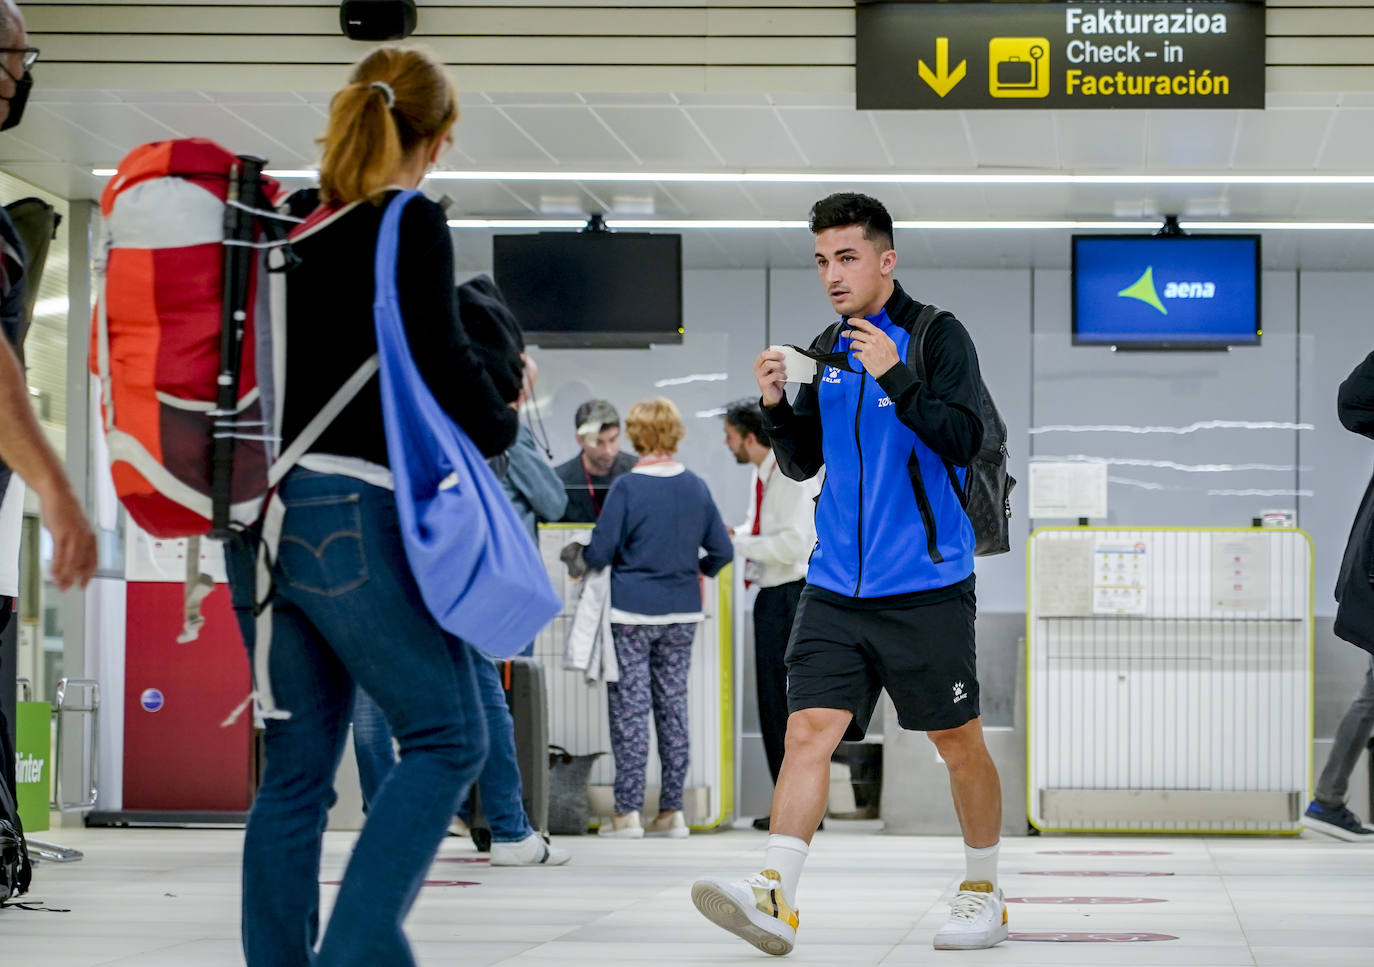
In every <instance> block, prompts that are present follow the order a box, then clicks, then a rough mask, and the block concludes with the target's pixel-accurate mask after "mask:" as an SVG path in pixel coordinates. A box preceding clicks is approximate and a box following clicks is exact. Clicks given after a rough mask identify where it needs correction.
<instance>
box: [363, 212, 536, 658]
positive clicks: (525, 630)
mask: <svg viewBox="0 0 1374 967" xmlns="http://www.w3.org/2000/svg"><path fill="white" fill-rule="evenodd" d="M418 194H420V193H419V192H418V191H403V192H401V193H400V194H399V195H397V196H396V197H395V198H394V199H392V201H391V203H390V204H389V205H388V206H387V210H386V213H385V215H384V216H383V217H382V228H381V232H380V234H379V235H378V236H377V267H376V272H377V294H376V299H375V300H374V302H373V306H372V309H373V316H374V318H375V320H376V323H377V355H378V357H379V362H380V371H381V391H382V416H383V420H384V425H385V427H386V450H387V455H388V456H389V457H390V459H391V473H392V475H393V477H394V478H395V484H396V510H397V514H398V516H399V517H400V522H401V536H402V539H403V540H404V542H405V549H406V557H407V559H409V561H410V569H411V572H412V573H413V574H414V575H415V582H416V583H417V584H418V585H419V586H420V593H421V595H422V596H423V598H424V600H425V604H426V605H427V606H428V607H429V610H430V613H431V614H433V615H434V618H435V620H436V621H438V622H439V625H440V627H442V628H443V629H444V630H445V631H448V632H450V633H451V634H454V635H457V636H458V637H459V638H462V639H463V640H464V641H467V642H470V643H472V644H474V645H476V646H477V647H479V648H481V649H482V650H483V651H485V652H487V653H489V654H491V655H493V656H495V657H498V658H508V657H510V656H513V655H515V654H517V653H519V652H520V651H521V650H522V649H523V648H524V647H525V646H526V645H528V644H529V643H530V642H531V641H532V640H534V636H535V635H537V634H538V633H539V632H540V630H541V629H543V627H544V626H545V625H546V624H548V623H549V622H550V621H552V620H553V618H554V616H555V615H556V614H558V612H559V611H560V610H561V609H562V602H561V601H560V600H559V598H558V595H557V593H556V592H555V591H554V589H553V584H552V582H551V581H550V580H549V576H548V572H547V571H546V570H545V569H544V562H543V561H542V559H541V558H540V556H539V551H538V549H537V548H536V547H535V545H534V542H533V541H531V540H530V536H529V534H528V532H526V531H525V529H524V525H523V524H522V523H521V521H520V518H519V517H517V516H516V513H515V508H513V507H512V506H511V504H510V501H509V500H508V499H507V498H506V495H505V493H504V492H503V491H502V489H501V484H500V483H499V482H498V481H497V479H496V475H495V474H493V473H492V472H491V468H490V467H488V466H487V462H486V460H485V459H483V457H482V454H481V452H480V451H479V450H478V449H477V447H476V445H475V444H474V443H473V442H472V441H471V440H470V439H468V435H467V434H466V433H464V432H463V430H462V429H461V428H460V427H459V426H458V424H456V423H455V422H454V421H453V420H452V419H451V418H450V417H449V415H448V414H447V413H445V412H444V410H443V408H442V407H440V406H439V403H438V401H437V400H435V398H434V394H433V393H431V392H430V390H429V387H428V386H426V385H425V381H424V379H423V378H421V376H420V371H419V369H417V368H416V366H415V360H414V359H413V358H412V357H411V355H410V345H409V343H407V341H406V336H405V329H404V326H403V325H402V322H401V307H400V300H399V298H398V296H397V293H396V255H397V249H398V247H399V241H400V224H401V212H402V211H403V210H404V209H405V206H406V204H407V203H408V202H409V201H410V199H411V198H413V197H415V196H416V195H418Z"/></svg>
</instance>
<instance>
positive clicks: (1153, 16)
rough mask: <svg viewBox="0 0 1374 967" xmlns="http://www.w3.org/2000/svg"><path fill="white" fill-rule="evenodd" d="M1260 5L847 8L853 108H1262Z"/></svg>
mask: <svg viewBox="0 0 1374 967" xmlns="http://www.w3.org/2000/svg"><path fill="white" fill-rule="evenodd" d="M1264 16H1265V14H1264V5H1263V4H1262V3H1251V2H1210V0H1197V2H1192V3H1186V2H1184V3H1180V2H1165V3H1139V2H1129V0H1120V2H1104V3H1059V2H1047V3H882V2H869V3H864V2H860V3H859V6H858V20H857V25H856V30H857V38H858V44H857V65H856V75H857V76H856V79H855V83H856V87H857V91H858V100H857V104H858V107H859V109H860V110H865V111H866V110H882V109H920V110H930V109H940V108H947V109H950V110H971V109H978V108H997V109H1000V110H1007V109H1016V108H1055V109H1063V108H1141V109H1146V108H1148V109H1151V110H1159V109H1161V108H1162V109H1169V108H1188V109H1197V108H1263V107H1264V43H1265V40H1264Z"/></svg>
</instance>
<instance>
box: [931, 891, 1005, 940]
mask: <svg viewBox="0 0 1374 967" xmlns="http://www.w3.org/2000/svg"><path fill="white" fill-rule="evenodd" d="M949 908H950V909H949V922H948V923H946V924H945V925H944V926H943V927H941V928H940V931H939V932H938V933H937V934H935V949H936V950H981V949H982V948H984V947H993V946H996V945H997V944H999V943H1001V942H1002V941H1003V940H1006V939H1007V904H1006V901H1005V900H1003V898H1002V891H1001V890H998V889H995V888H994V887H993V885H992V884H991V883H989V882H988V881H987V880H965V881H964V882H963V883H960V884H959V892H958V893H956V894H955V896H954V899H953V901H951V902H950V905H949Z"/></svg>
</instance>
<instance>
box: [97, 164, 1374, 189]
mask: <svg viewBox="0 0 1374 967" xmlns="http://www.w3.org/2000/svg"><path fill="white" fill-rule="evenodd" d="M114 173H115V169H113V168H92V169H91V174H93V175H95V176H96V177H100V178H108V177H110V176H112V175H113V174H114ZM266 173H267V174H268V175H270V176H271V177H273V178H279V179H282V180H286V181H291V180H299V179H307V180H314V179H315V178H316V177H317V175H318V172H316V171H315V170H314V169H312V168H269V169H268V170H267V172H266ZM428 179H429V180H430V181H544V182H601V181H612V182H615V181H618V182H664V183H675V182H699V183H712V182H716V183H726V184H749V183H755V184H757V183H765V184H766V183H773V184H803V185H824V184H863V185H883V184H888V185H1304V186H1306V185H1374V175H1362V174H1331V175H1324V174H1315V173H1314V174H1305V173H1304V174H1241V173H1239V172H1224V173H1218V172H1210V173H1200V174H1097V175H1088V174H1076V173H1072V172H1045V173H1042V174H1030V173H1025V172H995V171H977V172H877V171H854V172H824V171H566V170H555V171H431V172H430V173H429V175H428Z"/></svg>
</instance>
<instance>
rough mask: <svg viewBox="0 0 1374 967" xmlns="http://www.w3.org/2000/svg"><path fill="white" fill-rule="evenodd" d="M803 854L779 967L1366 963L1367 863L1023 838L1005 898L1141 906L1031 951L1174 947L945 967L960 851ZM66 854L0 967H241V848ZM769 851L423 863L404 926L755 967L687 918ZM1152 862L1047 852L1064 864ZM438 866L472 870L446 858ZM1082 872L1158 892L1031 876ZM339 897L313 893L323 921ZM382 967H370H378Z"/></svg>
mask: <svg viewBox="0 0 1374 967" xmlns="http://www.w3.org/2000/svg"><path fill="white" fill-rule="evenodd" d="M835 826H836V828H834V829H830V830H827V831H826V832H824V833H822V834H820V835H818V836H817V838H816V842H815V844H814V846H813V851H812V854H811V857H810V859H809V860H808V863H807V871H806V876H805V877H804V879H803V881H802V886H801V890H800V894H799V898H798V902H799V905H800V907H801V917H802V928H801V933H800V935H799V946H798V947H797V949H796V951H795V952H794V953H793V955H792V956H791V957H790V958H788V960H789V962H792V963H796V964H806V965H814V967H822V965H836V967H839V965H843V967H865V965H879V964H881V965H891V967H903V965H916V964H921V965H929V964H941V963H951V964H953V963H954V962H955V961H957V965H956V967H963V965H976V964H980V963H988V964H992V963H996V964H997V965H998V967H1030V965H1055V967H1060V965H1062V967H1089V965H1091V967H1098V965H1108V964H1111V965H1121V967H1214V965H1216V967H1220V965H1232V964H1236V965H1259V967H1299V965H1302V967H1306V965H1311V967H1370V965H1371V964H1374V953H1371V952H1372V951H1374V917H1371V916H1370V915H1369V912H1368V910H1369V899H1368V898H1369V896H1370V895H1371V894H1374V849H1365V848H1361V847H1359V846H1357V845H1356V846H1342V845H1341V844H1339V843H1336V842H1335V841H1330V840H1325V839H1316V838H1310V837H1307V836H1303V837H1300V838H1245V839H1240V838H1231V839H1228V838H1222V837H1218V838H1213V839H1207V838H1197V839H1186V838H1169V839H1147V838H1144V837H1083V838H1073V837H1049V836H1043V837H1035V838H1024V839H1012V840H1007V841H1005V842H1004V843H1003V849H1002V864H1001V869H1002V877H1001V883H1002V886H1003V888H1004V890H1005V891H1006V893H1007V895H1008V896H1013V897H1069V898H1077V899H1078V900H1079V901H1082V900H1084V899H1086V898H1091V897H1128V898H1129V897H1148V898H1154V899H1158V900H1162V901H1164V902H1160V903H1148V904H1105V903H1104V904H1092V903H1085V902H1075V903H1058V904H1036V903H1023V904H1013V905H1011V906H1010V908H1009V910H1010V917H1011V929H1012V930H1013V932H1018V933H1027V934H1032V933H1034V934H1057V933H1065V932H1076V933H1089V934H1098V935H1102V934H1125V935H1129V934H1133V933H1139V932H1150V933H1157V934H1168V935H1171V936H1174V937H1177V938H1178V939H1177V940H1167V941H1158V942H1136V943H1032V942H1008V943H1005V944H1002V945H1001V946H999V947H998V948H997V949H995V950H986V951H967V952H962V953H958V954H946V953H943V952H937V951H934V950H932V949H931V945H930V944H931V938H932V936H933V935H934V933H935V931H936V930H937V929H938V928H939V926H940V925H941V924H942V923H943V922H944V919H945V916H946V915H947V904H948V901H949V899H950V897H951V896H952V894H953V891H954V890H955V889H956V888H957V886H958V882H959V880H960V879H961V878H962V865H963V848H962V845H961V844H960V842H959V841H958V839H957V838H954V837H890V836H885V835H883V834H882V833H881V832H880V831H879V830H878V828H877V826H876V824H863V825H860V824H835ZM61 840H62V842H64V843H66V844H69V845H72V846H75V847H77V848H79V849H82V850H84V851H85V853H86V858H85V859H84V860H83V861H81V862H79V863H73V864H62V865H58V864H44V865H42V866H40V867H39V868H38V870H37V874H36V877H35V889H34V892H33V894H32V898H34V899H38V900H41V901H43V902H45V903H46V904H47V905H48V906H51V907H65V908H70V910H71V912H70V913H62V914H59V913H30V912H25V911H21V910H13V909H10V910H0V963H3V964H4V967H10V965H11V964H15V965H22V967H30V965H33V967H132V965H137V967H170V965H176V967H187V965H190V967H220V965H230V964H234V965H237V964H241V963H242V957H241V954H240V953H239V943H238V931H239V927H238V905H239V889H240V888H239V851H240V849H241V847H242V832H241V831H239V830H205V829H192V830H147V829H121V830H63V831H62V836H61ZM764 842H765V837H764V836H763V835H762V834H760V833H756V832H754V831H752V830H734V831H730V832H726V833H721V834H717V835H710V836H693V837H692V838H691V839H689V840H686V841H681V842H663V841H642V842H623V841H622V842H605V841H601V840H597V839H595V838H579V837H567V838H564V839H562V840H560V845H563V846H566V847H567V848H569V849H570V850H571V851H572V853H573V860H572V863H571V864H569V865H568V866H567V867H563V868H559V869H493V868H491V867H490V866H489V865H487V864H485V863H469V862H436V863H435V865H434V867H433V869H432V871H431V874H430V877H431V878H432V879H435V880H445V881H451V880H459V881H469V882H473V883H476V884H477V885H475V886H471V887H431V888H427V889H425V890H423V891H422V892H421V894H420V898H419V900H418V901H417V903H416V905H415V908H414V910H413V911H412V912H411V916H410V919H409V921H408V923H407V930H408V933H409V935H410V937H411V938H412V941H413V943H414V947H415V951H416V956H417V958H418V959H419V961H420V963H421V964H422V965H426V967H438V965H441V964H443V965H448V964H455V963H462V964H468V965H474V967H487V965H497V964H501V965H550V967H552V965H559V967H582V965H589V967H620V965H640V964H661V965H669V967H671V965H679V964H684V965H691V964H709V965H711V967H728V965H734V964H739V965H754V967H757V965H760V964H763V963H767V962H768V959H767V958H766V957H764V956H763V955H762V954H760V953H759V952H758V951H756V950H754V949H753V948H752V947H749V946H748V945H747V944H745V943H743V942H742V941H740V940H738V939H736V938H734V937H731V936H730V935H728V934H726V933H724V932H722V931H721V930H720V929H719V928H717V927H715V926H714V925H712V924H710V923H708V922H707V921H705V920H704V919H702V918H701V917H700V915H699V914H697V912H696V910H695V909H694V908H693V907H692V905H691V901H690V889H691V883H692V881H693V880H694V879H695V878H696V877H697V876H699V875H702V874H704V873H710V872H725V873H730V874H739V875H743V874H746V873H749V872H753V871H755V870H757V869H758V868H759V866H760V864H761V861H762V858H763V845H764ZM351 845H352V836H351V835H349V834H342V833H337V834H336V833H331V834H329V835H328V836H327V837H326V841H325V853H324V858H323V870H324V872H323V874H322V879H324V880H337V879H340V878H341V877H342V875H343V871H344V868H345V866H346V864H347V861H348V856H349V851H350V847H351ZM1090 849H1116V850H1148V851H1155V852H1162V853H1163V854H1165V855H1149V856H1082V855H1056V854H1054V853H1050V852H1047V851H1060V850H1090ZM440 858H441V860H470V859H474V858H477V854H476V853H475V852H474V851H473V849H472V846H471V844H470V843H469V842H467V841H466V840H458V839H450V840H448V841H446V842H445V843H444V845H443V847H442V849H441V852H440ZM1074 870H1091V871H1099V872H1109V873H1123V872H1125V873H1132V872H1159V873H1172V874H1174V875H1172V876H1152V877H1140V876H1093V877H1074V876H1037V875H1032V874H1034V873H1037V872H1047V871H1048V872H1054V871H1059V872H1063V871H1074ZM336 893H337V888H335V887H323V888H322V889H321V901H322V904H323V910H324V913H325V915H326V916H327V915H328V911H329V907H330V904H331V903H332V901H333V898H334V896H335V894H336ZM379 967H381V965H379Z"/></svg>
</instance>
